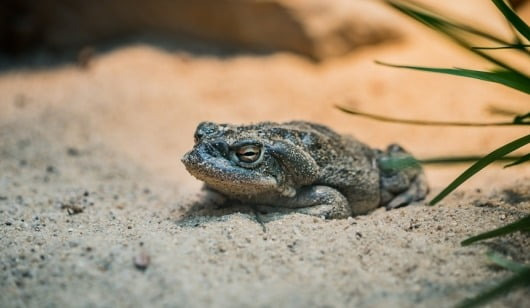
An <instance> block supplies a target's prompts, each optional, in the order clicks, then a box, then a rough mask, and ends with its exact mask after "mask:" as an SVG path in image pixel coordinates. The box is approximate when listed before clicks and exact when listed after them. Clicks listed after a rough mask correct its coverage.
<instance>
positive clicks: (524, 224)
mask: <svg viewBox="0 0 530 308" xmlns="http://www.w3.org/2000/svg"><path fill="white" fill-rule="evenodd" d="M528 230H530V215H527V216H525V217H523V218H521V219H519V220H517V221H515V222H512V223H511V224H507V225H505V226H502V227H500V228H497V229H494V230H491V231H488V232H484V233H481V234H479V235H475V236H472V237H470V238H468V239H466V240H464V241H462V242H461V243H460V244H461V245H462V246H468V245H470V244H472V243H474V242H477V241H481V240H485V239H489V238H492V237H497V236H501V235H506V234H510V233H513V232H517V231H528Z"/></svg>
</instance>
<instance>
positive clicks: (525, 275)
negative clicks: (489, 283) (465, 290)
mask: <svg viewBox="0 0 530 308" xmlns="http://www.w3.org/2000/svg"><path fill="white" fill-rule="evenodd" d="M525 285H530V268H525V269H524V270H522V271H520V272H517V273H515V274H514V275H513V276H511V277H509V278H507V279H505V280H504V281H502V282H500V283H499V284H498V285H496V286H494V287H493V288H491V289H489V290H486V291H484V292H482V293H480V294H479V295H477V296H476V297H474V298H472V299H468V300H465V301H462V302H461V303H459V304H458V305H457V306H456V307H458V308H464V307H466V308H469V307H477V306H479V305H481V304H484V303H486V302H488V301H490V300H492V299H494V298H496V297H498V296H501V295H504V294H506V293H507V292H509V291H512V290H514V289H515V288H517V287H521V286H525Z"/></svg>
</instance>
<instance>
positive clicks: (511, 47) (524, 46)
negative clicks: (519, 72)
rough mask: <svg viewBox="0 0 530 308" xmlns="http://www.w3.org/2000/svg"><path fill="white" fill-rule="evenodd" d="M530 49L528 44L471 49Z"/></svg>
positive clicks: (475, 47) (474, 47)
mask: <svg viewBox="0 0 530 308" xmlns="http://www.w3.org/2000/svg"><path fill="white" fill-rule="evenodd" d="M528 47H530V45H528V44H510V45H504V46H491V47H479V46H473V47H471V49H478V50H496V49H525V48H528Z"/></svg>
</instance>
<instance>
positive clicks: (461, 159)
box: [418, 155, 526, 167]
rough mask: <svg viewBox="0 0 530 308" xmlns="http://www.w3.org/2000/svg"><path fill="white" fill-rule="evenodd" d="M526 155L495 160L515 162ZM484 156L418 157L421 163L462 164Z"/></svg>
mask: <svg viewBox="0 0 530 308" xmlns="http://www.w3.org/2000/svg"><path fill="white" fill-rule="evenodd" d="M524 157H526V155H525V156H520V155H513V156H512V155H510V156H504V157H499V158H497V159H496V160H495V161H494V162H492V163H496V162H505V161H509V162H512V163H513V162H514V161H516V160H520V159H522V158H524ZM481 158H482V156H476V155H475V156H441V157H431V158H422V159H418V161H419V162H420V164H422V165H427V164H461V163H474V162H476V161H477V160H480V159H481ZM505 167H506V166H505Z"/></svg>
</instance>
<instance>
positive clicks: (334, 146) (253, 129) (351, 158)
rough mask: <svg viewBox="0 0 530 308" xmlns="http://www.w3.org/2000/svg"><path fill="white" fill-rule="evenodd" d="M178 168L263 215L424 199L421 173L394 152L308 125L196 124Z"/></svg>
mask: <svg viewBox="0 0 530 308" xmlns="http://www.w3.org/2000/svg"><path fill="white" fill-rule="evenodd" d="M194 137H195V145H194V147H193V149H192V150H191V151H189V152H188V153H186V154H185V155H184V157H183V158H182V162H183V163H184V165H185V166H186V169H187V170H188V172H189V173H190V174H192V175H193V176H194V177H196V178H197V179H199V180H201V181H204V182H205V185H206V187H207V188H209V189H213V190H214V191H217V192H219V193H221V194H222V195H224V196H226V197H227V198H228V199H229V200H230V199H231V200H239V201H241V202H243V203H247V204H252V205H254V206H256V208H257V209H258V210H259V211H262V212H274V211H280V212H297V213H303V214H309V215H315V216H319V217H325V218H345V217H349V216H352V215H359V214H366V213H368V212H370V211H371V210H373V209H375V208H377V207H379V206H384V207H386V208H387V209H392V208H396V207H400V206H404V205H407V204H410V203H412V202H415V201H419V200H422V199H424V198H425V196H426V194H427V192H428V186H427V182H426V179H425V176H424V173H423V171H422V169H421V167H420V165H419V164H418V163H417V161H416V160H415V159H414V158H413V157H412V156H411V155H410V154H408V153H407V152H406V151H405V150H403V148H401V147H400V146H399V145H396V144H392V145H390V146H388V147H387V149H386V150H384V151H381V150H377V149H372V148H370V147H369V146H367V145H365V144H364V143H362V142H360V141H358V140H357V139H355V138H354V137H352V136H348V135H341V134H338V133H336V132H334V131H332V130H331V129H329V128H327V127H325V126H323V125H319V124H314V123H310V122H302V121H293V122H287V123H273V122H263V123H257V124H251V125H230V124H216V123H212V122H203V123H200V124H199V125H198V127H197V129H196V131H195V136H194Z"/></svg>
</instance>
